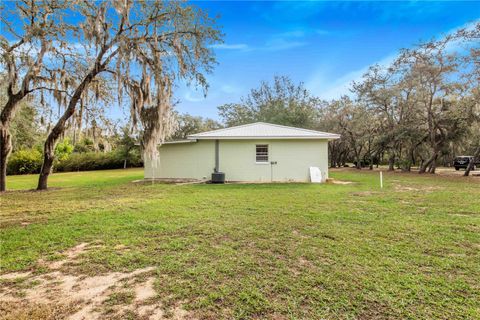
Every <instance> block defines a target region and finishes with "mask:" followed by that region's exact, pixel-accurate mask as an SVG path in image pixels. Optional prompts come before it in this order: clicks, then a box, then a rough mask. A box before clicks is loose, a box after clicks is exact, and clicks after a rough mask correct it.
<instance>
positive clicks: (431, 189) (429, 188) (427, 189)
mask: <svg viewBox="0 0 480 320" xmlns="http://www.w3.org/2000/svg"><path fill="white" fill-rule="evenodd" d="M393 188H394V189H395V191H397V192H410V191H414V192H425V193H430V192H434V191H438V190H442V188H440V187H434V186H418V187H413V186H405V185H401V184H395V185H394V186H393Z"/></svg>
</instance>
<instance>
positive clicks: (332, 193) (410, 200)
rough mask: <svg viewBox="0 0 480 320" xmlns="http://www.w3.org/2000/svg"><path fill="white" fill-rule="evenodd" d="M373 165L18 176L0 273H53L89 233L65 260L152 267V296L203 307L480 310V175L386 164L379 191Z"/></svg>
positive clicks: (83, 266) (299, 315) (259, 312)
mask: <svg viewBox="0 0 480 320" xmlns="http://www.w3.org/2000/svg"><path fill="white" fill-rule="evenodd" d="M377 175H378V174H375V173H371V172H368V171H367V170H362V171H361V172H359V171H355V170H345V171H333V172H331V176H332V177H334V178H335V179H340V180H347V181H353V182H354V183H352V184H348V185H337V184H322V185H314V184H227V185H208V184H196V185H172V184H155V185H152V184H146V185H143V184H134V183H131V182H130V181H132V180H136V179H141V178H142V177H143V171H142V170H141V169H131V170H110V171H96V172H78V173H61V174H54V175H53V176H52V178H51V180H50V182H51V183H50V185H51V187H52V190H50V191H47V192H33V191H21V190H20V189H31V188H34V187H35V185H36V176H13V177H9V180H8V187H9V188H10V189H13V190H16V191H11V192H7V193H6V194H3V195H0V212H1V213H0V217H1V228H0V230H1V236H0V237H1V238H0V240H1V247H0V258H1V261H0V266H1V271H0V273H2V274H5V273H10V272H15V271H25V270H30V271H33V273H36V274H41V273H45V272H48V270H45V267H44V266H43V265H42V264H41V263H40V262H39V261H45V260H47V261H49V260H56V259H61V258H62V254H61V253H62V251H65V250H67V249H69V248H72V247H74V246H75V245H78V244H79V243H83V242H86V243H90V244H94V246H92V248H91V249H90V250H88V251H86V252H85V253H84V254H82V255H81V256H80V257H79V258H78V261H77V262H76V263H75V264H72V265H70V266H69V267H68V268H67V269H66V270H65V272H70V273H73V274H80V275H86V276H87V275H88V276H92V275H101V274H108V273H112V272H128V271H133V270H135V269H139V268H145V267H151V266H153V267H154V268H155V273H154V276H155V282H154V288H155V291H156V293H157V295H156V297H155V299H156V300H158V301H159V302H160V303H161V304H162V305H163V306H165V308H166V309H168V308H169V307H173V306H176V305H178V304H181V305H182V308H184V309H186V310H188V311H189V312H191V314H193V315H195V316H196V317H197V318H199V319H205V318H208V319H219V318H227V319H230V318H239V319H250V318H270V319H321V318H326V319H356V318H358V319H386V318H390V319H405V318H409V319H479V318H480V280H479V279H480V177H470V178H462V177H439V176H435V177H434V176H430V175H429V176H419V175H416V174H399V173H387V174H385V188H384V189H383V190H380V189H379V185H378V176H377ZM125 248H127V249H128V250H126V249H125ZM3 285H5V286H6V284H5V283H4V284H3ZM8 285H11V283H9V284H8ZM33 285H34V284H33ZM0 286H2V282H0ZM19 290H20V289H19ZM124 296H125V297H126V298H125V297H124V298H123V300H122V299H118V297H117V298H116V299H117V300H121V301H124V302H123V303H125V304H128V303H132V299H133V298H132V296H131V294H124ZM112 299H113V298H112ZM117 300H114V301H115V303H117ZM108 301H110V302H109V303H111V300H108ZM0 310H1V308H0ZM7 311H8V310H7ZM0 313H1V311H0ZM131 316H132V317H133V318H135V312H133V313H132V314H131ZM0 318H1V316H0Z"/></svg>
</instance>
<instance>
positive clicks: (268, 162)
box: [255, 143, 270, 164]
mask: <svg viewBox="0 0 480 320" xmlns="http://www.w3.org/2000/svg"><path fill="white" fill-rule="evenodd" d="M258 147H266V148H267V152H266V156H267V160H266V161H258V158H257V157H258V151H257V148H258ZM260 156H265V155H260ZM255 164H270V145H269V144H268V143H258V144H255Z"/></svg>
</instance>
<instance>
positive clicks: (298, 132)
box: [145, 122, 340, 182]
mask: <svg viewBox="0 0 480 320" xmlns="http://www.w3.org/2000/svg"><path fill="white" fill-rule="evenodd" d="M339 137H340V136H339V135H337V134H333V133H327V132H320V131H314V130H307V129H301V128H294V127H287V126H281V125H276V124H270V123H263V122H257V123H252V124H246V125H241V126H237V127H230V128H225V129H219V130H213V131H208V132H203V133H197V134H192V135H189V136H188V137H187V139H186V140H181V141H171V142H165V143H163V144H162V145H161V146H160V147H159V157H158V158H157V159H156V161H155V162H153V161H151V159H149V158H148V157H147V156H146V157H145V178H146V179H195V180H209V179H210V177H211V175H212V173H213V172H223V173H225V180H226V181H251V182H271V181H279V182H280V181H283V182H286V181H298V182H308V181H310V168H311V167H317V168H319V169H320V173H321V179H322V181H325V180H326V179H327V178H328V141H329V140H333V139H338V138H339Z"/></svg>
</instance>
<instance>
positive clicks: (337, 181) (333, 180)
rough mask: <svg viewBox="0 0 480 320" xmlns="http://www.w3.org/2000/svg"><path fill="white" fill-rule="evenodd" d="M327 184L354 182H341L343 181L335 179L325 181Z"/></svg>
mask: <svg viewBox="0 0 480 320" xmlns="http://www.w3.org/2000/svg"><path fill="white" fill-rule="evenodd" d="M327 183H330V184H343V185H345V184H353V183H354V182H353V181H343V180H337V179H331V178H330V179H328V180H327Z"/></svg>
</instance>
